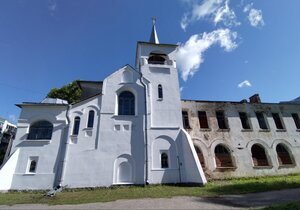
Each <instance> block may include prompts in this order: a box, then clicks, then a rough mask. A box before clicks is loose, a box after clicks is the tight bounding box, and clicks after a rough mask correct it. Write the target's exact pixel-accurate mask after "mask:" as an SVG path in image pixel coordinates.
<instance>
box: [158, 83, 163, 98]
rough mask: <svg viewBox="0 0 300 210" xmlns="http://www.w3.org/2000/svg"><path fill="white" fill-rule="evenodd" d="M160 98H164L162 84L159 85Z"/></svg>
mask: <svg viewBox="0 0 300 210" xmlns="http://www.w3.org/2000/svg"><path fill="white" fill-rule="evenodd" d="M157 89H158V98H159V99H163V89H162V86H161V85H158V88H157Z"/></svg>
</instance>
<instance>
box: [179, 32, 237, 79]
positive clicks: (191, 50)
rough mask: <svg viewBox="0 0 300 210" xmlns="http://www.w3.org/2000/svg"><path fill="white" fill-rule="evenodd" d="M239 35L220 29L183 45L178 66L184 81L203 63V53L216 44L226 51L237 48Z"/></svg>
mask: <svg viewBox="0 0 300 210" xmlns="http://www.w3.org/2000/svg"><path fill="white" fill-rule="evenodd" d="M236 38H237V33H236V32H232V31H231V30H229V29H218V30H215V31H212V32H210V33H203V34H202V35H201V34H195V35H193V36H191V37H190V38H189V40H188V41H187V42H186V43H184V44H181V45H180V46H179V48H178V51H177V65H178V68H179V71H180V73H181V77H182V79H183V80H184V81H186V80H187V79H188V77H189V76H190V77H192V76H193V75H194V74H195V73H196V72H197V71H198V70H199V68H200V65H201V63H203V61H204V58H203V53H204V52H205V51H206V50H207V49H209V48H210V47H211V46H212V45H214V44H219V45H220V47H222V48H224V50H225V51H231V50H234V49H235V48H236V47H237V44H236V42H235V39H236Z"/></svg>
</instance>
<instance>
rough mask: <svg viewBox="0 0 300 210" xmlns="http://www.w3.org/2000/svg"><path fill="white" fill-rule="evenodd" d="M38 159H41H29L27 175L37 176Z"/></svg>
mask: <svg viewBox="0 0 300 210" xmlns="http://www.w3.org/2000/svg"><path fill="white" fill-rule="evenodd" d="M38 159H39V158H38V157H37V156H32V157H29V159H28V164H27V170H26V173H29V174H35V173H36V169H37V164H38Z"/></svg>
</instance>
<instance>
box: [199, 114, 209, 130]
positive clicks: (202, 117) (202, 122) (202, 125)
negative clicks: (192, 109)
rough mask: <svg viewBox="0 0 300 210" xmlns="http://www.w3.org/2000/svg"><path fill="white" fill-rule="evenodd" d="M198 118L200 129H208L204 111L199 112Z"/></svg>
mask: <svg viewBox="0 0 300 210" xmlns="http://www.w3.org/2000/svg"><path fill="white" fill-rule="evenodd" d="M198 118H199V123H200V128H209V127H208V121H207V116H206V112H205V111H199V112H198Z"/></svg>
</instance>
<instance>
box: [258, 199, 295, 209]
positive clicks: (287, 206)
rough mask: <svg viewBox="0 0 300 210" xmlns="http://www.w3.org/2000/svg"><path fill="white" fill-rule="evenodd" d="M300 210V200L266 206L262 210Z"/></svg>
mask: <svg viewBox="0 0 300 210" xmlns="http://www.w3.org/2000/svg"><path fill="white" fill-rule="evenodd" d="M291 209H292V210H300V201H295V202H289V203H285V204H280V205H275V206H270V207H265V208H262V209H260V210H291Z"/></svg>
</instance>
